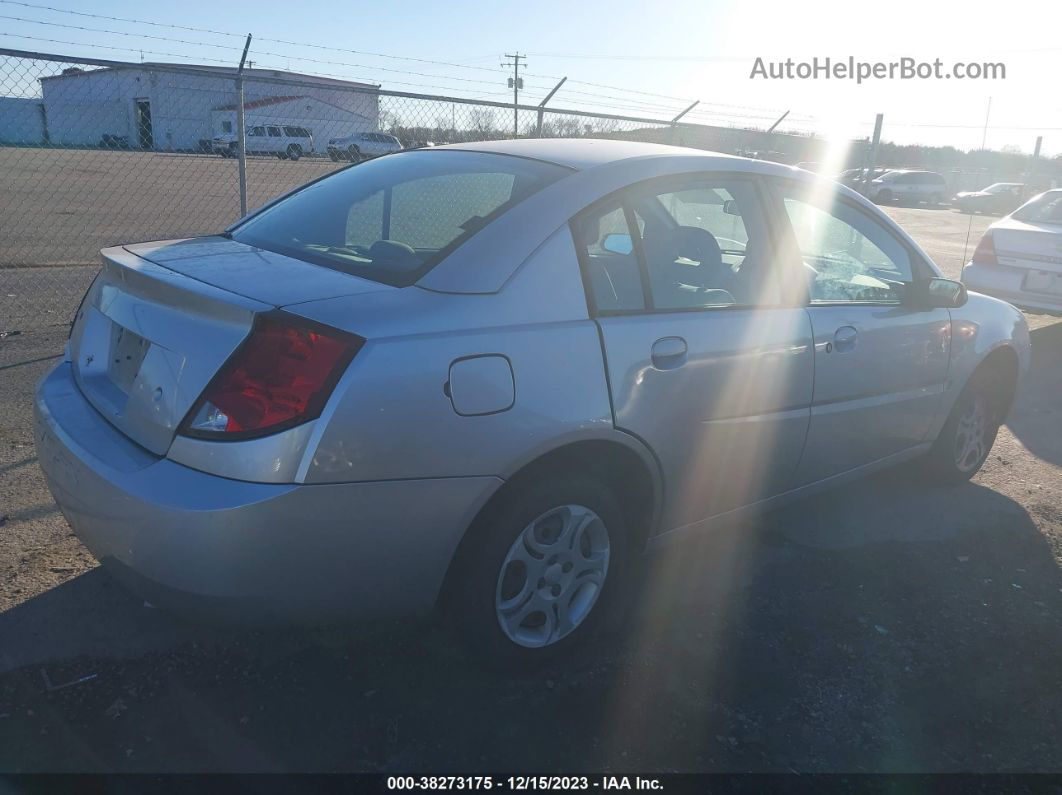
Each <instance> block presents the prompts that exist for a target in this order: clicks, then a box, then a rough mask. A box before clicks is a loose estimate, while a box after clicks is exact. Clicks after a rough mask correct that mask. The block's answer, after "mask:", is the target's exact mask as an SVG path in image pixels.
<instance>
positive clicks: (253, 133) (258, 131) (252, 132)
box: [247, 127, 265, 138]
mask: <svg viewBox="0 0 1062 795" xmlns="http://www.w3.org/2000/svg"><path fill="white" fill-rule="evenodd" d="M247 135H249V136H250V137H252V138H258V137H260V136H263V135H265V127H252V128H251V129H249V130H248V131H247Z"/></svg>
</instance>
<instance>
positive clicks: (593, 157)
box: [36, 140, 1029, 664]
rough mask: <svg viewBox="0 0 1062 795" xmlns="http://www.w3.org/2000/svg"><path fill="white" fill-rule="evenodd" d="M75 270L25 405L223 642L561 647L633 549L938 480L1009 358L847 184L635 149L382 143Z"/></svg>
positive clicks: (79, 483)
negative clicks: (891, 470)
mask: <svg viewBox="0 0 1062 795" xmlns="http://www.w3.org/2000/svg"><path fill="white" fill-rule="evenodd" d="M102 254H103V268H102V270H101V272H100V274H99V276H98V277H97V279H96V281H95V282H94V283H93V285H92V287H91V288H90V289H89V291H88V293H87V295H86V296H85V298H84V300H83V303H82V305H81V307H80V308H79V309H78V312H77V315H76V319H75V322H74V324H73V328H72V332H71V336H70V342H69V345H68V348H67V352H66V356H65V359H64V361H62V363H60V364H59V365H58V366H57V367H56V368H55V370H54V371H53V372H52V373H51V374H50V375H49V376H47V377H46V378H45V380H44V381H43V382H42V383H41V385H40V388H39V391H38V394H37V405H36V409H37V440H38V449H39V459H40V462H41V466H42V468H43V469H44V472H45V475H46V477H47V480H48V484H49V486H50V488H51V489H52V493H53V494H54V495H55V498H56V500H57V502H58V503H59V505H60V506H61V508H62V510H63V512H64V514H65V515H66V517H67V519H68V520H69V522H70V524H71V526H72V527H73V529H74V531H75V532H76V533H77V535H78V536H79V537H80V538H81V540H82V541H83V542H84V543H85V545H86V546H87V547H88V548H89V550H90V551H91V552H92V553H93V554H94V555H95V556H96V557H97V558H98V559H99V560H101V561H102V562H103V563H104V564H106V565H107V566H108V567H109V568H110V569H111V570H112V571H113V572H114V574H115V575H116V576H117V577H119V578H120V579H122V580H124V581H126V582H127V583H128V584H129V585H130V586H131V587H132V588H134V589H135V590H137V591H138V592H140V593H142V594H144V595H146V596H147V598H149V599H150V600H152V601H153V602H154V603H156V604H159V605H162V606H167V607H172V608H174V609H178V610H183V611H195V612H201V613H208V614H210V615H214V616H216V615H224V616H228V617H231V618H235V619H236V620H241V621H242V620H252V619H254V620H260V619H262V618H267V619H271V618H275V619H283V620H312V621H325V620H336V619H349V618H365V617H380V616H396V615H401V616H405V615H414V614H418V613H425V612H429V611H432V610H435V609H439V608H442V611H441V612H443V614H444V615H446V616H448V617H449V619H450V620H452V621H453V622H454V623H455V624H456V625H457V627H458V628H459V630H460V632H461V633H462V634H463V636H464V637H465V638H466V639H467V640H468V641H469V643H470V644H471V647H472V648H473V649H474V650H475V653H476V654H477V655H479V656H481V657H485V658H489V659H490V660H493V661H494V662H497V663H502V664H506V663H513V664H523V663H527V662H533V661H536V660H539V659H543V658H545V657H547V656H550V655H557V654H563V653H564V651H565V650H566V649H568V648H569V647H570V646H571V644H573V643H576V642H579V641H580V640H582V639H585V638H586V637H588V636H590V635H592V634H593V633H594V631H595V630H596V629H599V628H600V627H601V625H602V620H603V618H604V617H606V616H607V615H608V613H609V612H610V611H613V610H616V609H617V608H618V607H619V605H620V604H621V601H623V600H621V599H620V598H619V597H620V596H621V595H624V594H625V593H627V592H628V589H629V587H630V583H631V582H632V580H631V579H630V575H631V574H632V571H633V569H634V567H635V566H636V565H637V563H638V560H639V558H640V556H641V554H642V553H643V552H644V551H645V550H647V549H650V548H653V547H655V546H658V545H660V544H662V543H665V542H668V541H671V540H673V539H678V538H681V537H683V536H685V535H687V534H691V533H700V532H704V531H705V530H707V529H708V528H710V527H712V526H713V524H714V523H716V522H719V521H721V520H732V519H733V518H736V517H740V516H742V515H744V514H745V513H747V512H751V511H760V510H763V509H764V508H767V507H771V506H774V505H777V504H780V503H781V502H783V501H787V500H790V499H793V498H797V497H801V496H803V495H807V494H809V493H811V492H813V491H816V490H818V489H821V488H823V487H828V486H835V485H837V484H839V483H842V482H844V481H846V480H848V479H850V478H853V477H858V476H861V475H863V474H866V473H868V472H871V471H873V470H877V469H880V468H882V467H886V466H893V465H897V464H901V463H903V464H904V465H905V466H911V467H913V466H918V467H923V468H924V469H925V471H926V472H927V473H929V474H931V475H933V476H934V477H936V478H937V479H939V480H940V481H942V482H957V481H962V480H964V479H966V478H969V477H970V476H971V475H973V474H974V473H975V472H976V471H977V470H978V469H979V468H980V467H981V465H982V463H983V462H984V460H985V458H986V457H987V455H988V452H989V449H990V448H991V446H992V443H993V441H994V439H995V435H996V431H997V429H998V427H999V425H1000V423H1001V422H1002V420H1003V418H1004V416H1005V415H1006V412H1007V410H1008V408H1009V406H1010V404H1011V401H1012V399H1013V397H1014V393H1015V388H1016V386H1017V384H1018V381H1019V378H1020V376H1021V374H1022V373H1023V372H1024V371H1025V370H1026V368H1027V366H1028V362H1029V334H1028V328H1027V326H1026V324H1025V321H1024V319H1023V316H1022V315H1021V313H1020V312H1018V311H1017V310H1016V309H1014V308H1013V307H1012V306H1010V305H1009V304H1006V303H1004V302H1002V301H999V300H996V299H993V298H988V297H985V296H981V295H977V294H974V293H970V294H967V292H966V290H965V288H964V287H963V286H962V285H961V284H959V283H957V282H953V281H949V280H946V279H942V278H940V275H939V272H938V270H937V269H936V267H935V266H934V265H933V263H932V262H931V261H930V259H929V258H928V257H927V256H926V254H925V253H924V252H923V251H922V250H921V249H920V248H919V247H918V245H917V244H916V243H915V242H914V241H913V240H912V239H911V238H910V237H909V236H908V235H907V234H905V233H904V232H903V230H902V229H900V228H899V227H898V226H897V225H896V224H895V223H893V222H892V221H891V220H889V219H888V218H887V217H886V216H885V215H883V214H882V213H881V212H879V211H878V210H877V209H876V208H875V207H874V206H873V205H872V204H870V203H869V202H867V201H866V200H864V199H863V198H861V197H860V196H858V195H857V194H855V193H854V192H852V191H850V190H848V189H846V188H843V187H840V186H838V185H837V184H836V183H832V182H828V181H822V180H818V179H816V178H815V177H813V176H812V175H810V174H807V173H805V172H801V171H799V170H796V169H791V168H787V167H785V166H781V165H777V164H773V163H765V162H757V161H750V160H745V159H741V158H735V157H727V156H723V155H716V154H712V153H707V152H701V151H694V150H686V149H677V148H672V147H666V146H657V145H650V144H638V143H628V142H621V141H592V140H543V141H531V140H526V141H514V142H492V143H478V144H463V145H457V146H444V147H436V148H433V149H428V150H418V151H407V152H401V153H398V154H394V155H389V156H386V157H382V158H379V159H377V160H372V161H369V162H365V163H362V164H359V165H357V166H352V167H350V168H347V169H344V170H342V171H339V172H337V173H335V174H332V175H330V176H327V177H325V178H323V179H321V180H318V181H316V182H313V183H310V184H309V185H306V186H304V187H302V188H300V189H298V190H296V191H294V192H293V193H291V194H289V195H287V196H284V197H282V198H280V199H279V200H277V201H275V202H273V203H272V204H270V205H267V206H266V207H264V208H263V209H261V210H259V211H258V212H256V213H253V214H251V215H250V216H248V217H247V218H244V219H242V220H241V221H239V222H237V223H236V224H235V225H234V226H232V227H231V228H230V229H228V230H227V231H226V232H224V233H223V234H219V235H216V236H212V237H205V238H196V239H190V240H169V241H163V242H158V243H142V244H136V245H128V246H118V247H114V248H108V249H104V251H103V252H102Z"/></svg>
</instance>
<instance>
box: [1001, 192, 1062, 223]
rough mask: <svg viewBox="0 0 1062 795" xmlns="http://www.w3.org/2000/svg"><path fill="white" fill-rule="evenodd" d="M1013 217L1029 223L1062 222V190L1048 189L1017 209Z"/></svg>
mask: <svg viewBox="0 0 1062 795" xmlns="http://www.w3.org/2000/svg"><path fill="white" fill-rule="evenodd" d="M1011 217H1012V218H1016V219H1017V220H1019V221H1025V222H1026V223H1028V224H1062V191H1059V190H1054V191H1048V192H1047V193H1044V194H1041V195H1040V196H1037V197H1036V198H1035V199H1033V200H1032V201H1030V202H1028V203H1027V204H1025V205H1023V206H1022V207H1021V208H1020V209H1018V210H1015V211H1014V214H1013V215H1012V216H1011Z"/></svg>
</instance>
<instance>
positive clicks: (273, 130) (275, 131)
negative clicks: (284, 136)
mask: <svg viewBox="0 0 1062 795" xmlns="http://www.w3.org/2000/svg"><path fill="white" fill-rule="evenodd" d="M266 129H267V130H268V131H269V137H270V138H279V137H280V128H279V127H266Z"/></svg>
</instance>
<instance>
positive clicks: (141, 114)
mask: <svg viewBox="0 0 1062 795" xmlns="http://www.w3.org/2000/svg"><path fill="white" fill-rule="evenodd" d="M134 102H135V105H134V108H135V111H136V113H135V122H136V140H137V144H138V145H139V146H140V148H141V149H153V148H154V147H155V135H154V133H153V132H152V131H151V102H149V101H148V100H146V99H137V100H134Z"/></svg>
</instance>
